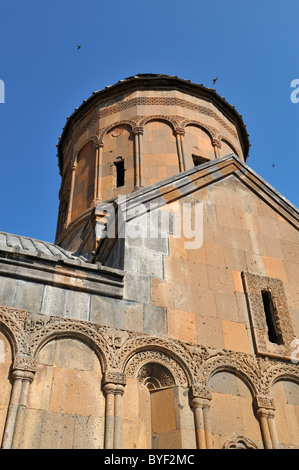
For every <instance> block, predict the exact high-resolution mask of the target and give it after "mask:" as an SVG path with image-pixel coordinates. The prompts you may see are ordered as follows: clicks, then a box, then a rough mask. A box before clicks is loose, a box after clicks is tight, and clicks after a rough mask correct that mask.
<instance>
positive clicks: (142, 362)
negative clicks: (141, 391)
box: [126, 350, 188, 388]
mask: <svg viewBox="0 0 299 470" xmlns="http://www.w3.org/2000/svg"><path fill="white" fill-rule="evenodd" d="M149 364H150V365H149ZM153 364H156V365H159V366H161V367H163V369H164V373H165V371H168V375H167V377H168V379H167V380H168V385H170V383H169V382H171V381H172V383H171V385H174V384H175V383H176V384H178V385H182V386H185V387H187V386H188V381H187V377H186V374H185V373H184V371H183V370H182V368H181V367H180V366H179V365H178V364H177V362H176V361H175V360H173V359H172V358H171V357H170V356H168V355H167V354H164V353H162V352H160V351H155V350H147V351H141V352H138V353H136V354H135V355H134V356H133V357H132V358H131V359H130V360H129V362H128V364H127V366H126V374H127V375H128V377H134V376H135V377H136V376H137V378H138V380H140V381H141V382H142V380H141V379H144V378H145V377H152V376H154V375H153V371H152V370H151V369H155V368H154V366H153ZM161 367H160V369H159V368H157V367H156V369H155V371H154V372H156V375H157V370H159V371H161V370H162V369H161ZM144 374H145V375H144ZM161 377H162V374H159V377H158V378H157V377H156V379H157V380H158V381H160V382H161ZM169 377H172V379H170V378H169ZM174 377H175V378H174ZM162 386H165V384H164V385H162ZM157 388H158V387H157Z"/></svg>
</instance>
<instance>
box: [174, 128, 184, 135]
mask: <svg viewBox="0 0 299 470" xmlns="http://www.w3.org/2000/svg"><path fill="white" fill-rule="evenodd" d="M174 133H175V135H182V136H184V135H185V129H184V128H183V127H176V128H175V130H174Z"/></svg>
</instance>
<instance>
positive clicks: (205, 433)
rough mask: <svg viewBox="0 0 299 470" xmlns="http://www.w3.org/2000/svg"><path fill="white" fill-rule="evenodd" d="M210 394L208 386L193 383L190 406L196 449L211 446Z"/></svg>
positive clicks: (209, 447)
mask: <svg viewBox="0 0 299 470" xmlns="http://www.w3.org/2000/svg"><path fill="white" fill-rule="evenodd" d="M211 399H212V394H211V392H210V390H209V389H208V387H205V386H201V385H193V386H192V388H191V407H192V409H193V413H194V424H195V434H196V446H197V449H211V448H212V431H211V419H210V400H211Z"/></svg>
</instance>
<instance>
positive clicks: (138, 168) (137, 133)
mask: <svg viewBox="0 0 299 470" xmlns="http://www.w3.org/2000/svg"><path fill="white" fill-rule="evenodd" d="M133 134H134V146H135V188H139V187H141V186H142V185H143V146H142V136H143V128H142V127H135V128H134V129H133Z"/></svg>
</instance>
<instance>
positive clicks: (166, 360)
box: [119, 336, 194, 386]
mask: <svg viewBox="0 0 299 470" xmlns="http://www.w3.org/2000/svg"><path fill="white" fill-rule="evenodd" d="M151 355H154V356H155V357H156V362H159V363H160V364H162V365H164V366H165V367H167V368H169V365H170V371H171V372H172V371H173V372H174V374H180V376H181V380H182V381H183V380H186V383H187V385H188V386H191V385H192V383H194V377H193V374H192V371H191V369H190V367H189V365H188V362H189V361H188V359H189V358H190V354H189V351H188V350H187V349H185V348H184V345H183V344H182V345H179V344H177V343H175V344H172V343H171V342H170V341H167V340H166V339H162V338H153V337H148V336H144V337H138V336H137V337H136V338H133V339H132V340H128V341H127V342H126V348H125V352H124V354H123V357H121V358H119V367H120V370H121V371H122V372H125V373H127V371H128V367H130V369H131V374H132V373H134V372H133V371H134V370H135V371H136V368H135V369H134V367H137V366H138V364H141V365H143V364H145V363H147V362H153V361H151V360H150V358H151V357H153V356H151ZM134 357H135V359H134ZM130 361H133V362H130ZM132 364H133V365H132Z"/></svg>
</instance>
